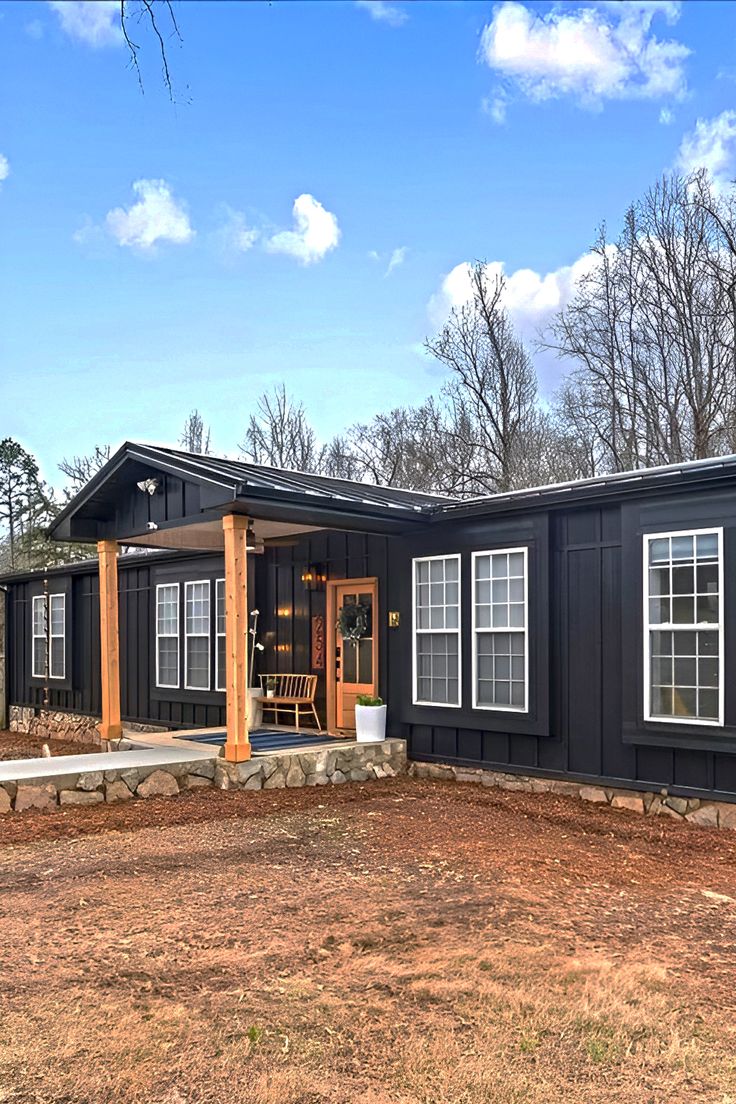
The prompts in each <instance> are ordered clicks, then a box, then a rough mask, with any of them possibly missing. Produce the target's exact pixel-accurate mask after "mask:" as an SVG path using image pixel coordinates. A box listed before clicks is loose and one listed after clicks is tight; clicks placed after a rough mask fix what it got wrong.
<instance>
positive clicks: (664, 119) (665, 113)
mask: <svg viewBox="0 0 736 1104" xmlns="http://www.w3.org/2000/svg"><path fill="white" fill-rule="evenodd" d="M659 121H660V123H661V124H662V126H669V125H670V123H674V121H675V116H674V114H673V113H672V111H670V109H669V108H668V107H663V108H662V110H661V111H660V113H659Z"/></svg>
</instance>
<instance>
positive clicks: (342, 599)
mask: <svg viewBox="0 0 736 1104" xmlns="http://www.w3.org/2000/svg"><path fill="white" fill-rule="evenodd" d="M331 589H332V602H331V603H330V605H331V607H332V609H331V612H334V617H333V618H332V626H333V628H332V630H331V632H332V633H333V634H334V635H333V639H332V641H331V643H332V645H333V646H332V648H331V649H330V653H331V654H330V657H329V658H330V661H331V670H330V681H331V682H332V689H333V694H334V697H333V694H331V695H329V696H330V697H333V700H334V721H332V723H333V724H334V727H335V728H337V729H340V730H343V731H354V729H355V700H356V698H357V697H358V695H359V694H377V693H378V609H377V605H378V601H377V599H378V582H377V580H376V579H346V580H344V581H341V582H339V583H338V582H335V583H332V584H331ZM355 606H360V607H362V610H363V612H364V617H365V628H364V629H363V631H362V632H361V634H360V637H358V638H357V639H349V638H348V639H346V638H344V637H343V635H342V633H341V632H340V628H339V626H338V621H339V618H340V611H341V610H342V609H350V608H351V607H355ZM330 712H332V710H330ZM328 723H329V722H328Z"/></svg>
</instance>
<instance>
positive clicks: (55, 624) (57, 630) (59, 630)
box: [49, 594, 66, 679]
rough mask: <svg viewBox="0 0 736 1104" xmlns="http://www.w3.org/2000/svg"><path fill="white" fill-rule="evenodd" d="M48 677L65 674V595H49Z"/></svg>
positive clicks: (59, 677) (58, 676)
mask: <svg viewBox="0 0 736 1104" xmlns="http://www.w3.org/2000/svg"><path fill="white" fill-rule="evenodd" d="M49 647H50V655H49V678H55V679H63V678H64V676H65V674H66V595H65V594H50V595H49Z"/></svg>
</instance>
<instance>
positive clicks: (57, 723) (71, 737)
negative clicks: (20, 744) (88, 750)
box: [8, 705, 101, 745]
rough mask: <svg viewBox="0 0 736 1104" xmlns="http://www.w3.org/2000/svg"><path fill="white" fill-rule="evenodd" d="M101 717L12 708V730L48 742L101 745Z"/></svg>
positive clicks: (23, 706)
mask: <svg viewBox="0 0 736 1104" xmlns="http://www.w3.org/2000/svg"><path fill="white" fill-rule="evenodd" d="M98 721H99V718H98V717H86V716H84V714H82V713H61V712H54V711H53V710H51V709H34V708H33V706H30V705H28V706H27V705H11V706H10V709H9V711H8V727H9V729H10V731H11V732H25V733H27V735H29V736H37V737H39V738H41V739H44V740H49V739H54V740H67V741H68V742H69V743H71V744H98V745H99V744H100V743H101V740H100V734H99V732H98V731H97V728H96V726H97V724H98Z"/></svg>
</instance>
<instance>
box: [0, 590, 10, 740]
mask: <svg viewBox="0 0 736 1104" xmlns="http://www.w3.org/2000/svg"><path fill="white" fill-rule="evenodd" d="M7 607H8V588H7V587H6V586H0V731H5V729H6V728H7V727H8V682H9V679H8V614H7Z"/></svg>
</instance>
